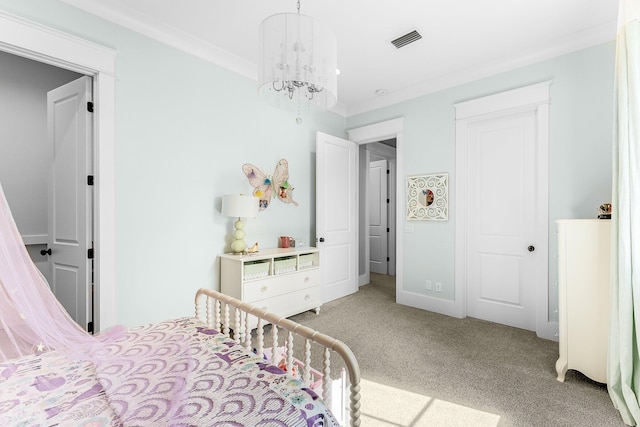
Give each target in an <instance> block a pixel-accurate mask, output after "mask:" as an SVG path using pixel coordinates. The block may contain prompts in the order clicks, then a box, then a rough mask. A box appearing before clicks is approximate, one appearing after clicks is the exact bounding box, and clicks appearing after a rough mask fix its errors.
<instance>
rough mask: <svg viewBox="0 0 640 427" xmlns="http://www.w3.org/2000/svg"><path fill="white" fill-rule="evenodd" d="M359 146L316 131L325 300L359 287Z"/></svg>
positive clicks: (318, 224)
mask: <svg viewBox="0 0 640 427" xmlns="http://www.w3.org/2000/svg"><path fill="white" fill-rule="evenodd" d="M357 173H358V149H357V145H356V144H355V143H354V142H351V141H347V140H344V139H340V138H337V137H335V136H332V135H327V134H325V133H322V132H318V133H317V134H316V239H317V243H316V244H317V246H318V248H319V249H320V269H321V271H322V296H323V302H328V301H332V300H334V299H337V298H341V297H343V296H346V295H349V294H352V293H354V292H356V291H357V290H358V274H357V273H358V272H357V266H358V262H357V261H358V247H357V241H358V240H357V234H358V233H357V230H358V228H357V227H358V218H357V216H358V209H357V207H358V194H357V191H356V189H357V188H358V187H357Z"/></svg>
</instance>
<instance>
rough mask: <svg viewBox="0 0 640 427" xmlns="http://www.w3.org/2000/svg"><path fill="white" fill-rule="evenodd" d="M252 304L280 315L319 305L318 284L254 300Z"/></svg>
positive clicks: (287, 314)
mask: <svg viewBox="0 0 640 427" xmlns="http://www.w3.org/2000/svg"><path fill="white" fill-rule="evenodd" d="M251 304H252V305H254V306H256V307H259V308H261V309H263V310H265V311H268V312H270V313H275V314H277V315H279V316H282V317H288V316H291V315H293V314H298V313H301V312H303V311H306V310H311V309H312V308H316V307H320V305H321V303H320V286H313V287H310V288H307V289H301V290H299V291H295V292H290V293H288V294H284V295H279V296H277V297H273V298H268V299H264V300H260V301H254V302H252V303H251Z"/></svg>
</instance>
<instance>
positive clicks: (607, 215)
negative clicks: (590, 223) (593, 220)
mask: <svg viewBox="0 0 640 427" xmlns="http://www.w3.org/2000/svg"><path fill="white" fill-rule="evenodd" d="M598 219H611V203H603V204H601V205H600V207H599V208H598Z"/></svg>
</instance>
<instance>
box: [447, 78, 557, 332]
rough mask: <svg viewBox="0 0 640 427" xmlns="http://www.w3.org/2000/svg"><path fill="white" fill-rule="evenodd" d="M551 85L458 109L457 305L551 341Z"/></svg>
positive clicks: (463, 311)
mask: <svg viewBox="0 0 640 427" xmlns="http://www.w3.org/2000/svg"><path fill="white" fill-rule="evenodd" d="M549 86H550V82H543V83H538V84H534V85H531V86H526V87H522V88H519V89H514V90H510V91H506V92H502V93H498V94H495V95H491V96H487V97H483V98H479V99H475V100H471V101H466V102H462V103H459V104H456V105H455V108H456V181H457V185H456V196H455V197H456V199H455V205H456V216H455V221H456V225H455V227H456V237H455V239H456V253H455V264H456V271H455V277H456V280H455V282H456V285H455V286H456V287H455V293H456V295H459V296H460V297H459V298H458V297H456V304H457V308H458V310H459V314H460V316H459V317H465V316H466V315H467V314H468V315H470V316H474V317H478V318H481V319H484V320H489V321H492V322H497V323H502V324H506V325H510V326H515V327H519V328H523V329H528V330H535V331H536V332H537V334H538V336H541V337H546V336H549V330H550V328H551V325H550V324H549V321H548V318H549V317H548V307H549V305H548V291H549V282H548V269H549V264H548V238H549V236H548V230H549V224H548V216H549V215H548V191H549V190H548V179H549V178H548V174H549V172H548V170H549V165H548V163H549V94H550V93H549V92H550V91H549Z"/></svg>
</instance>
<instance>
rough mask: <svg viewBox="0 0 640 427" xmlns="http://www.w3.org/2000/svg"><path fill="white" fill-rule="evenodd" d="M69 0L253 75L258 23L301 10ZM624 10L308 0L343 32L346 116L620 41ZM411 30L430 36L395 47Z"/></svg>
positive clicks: (572, 1)
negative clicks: (395, 41)
mask: <svg viewBox="0 0 640 427" xmlns="http://www.w3.org/2000/svg"><path fill="white" fill-rule="evenodd" d="M63 1H65V2H66V3H69V4H72V5H74V6H76V7H79V8H81V9H84V10H86V11H88V12H91V13H94V14H97V15H100V16H102V17H104V18H105V19H108V20H111V21H114V22H116V23H118V24H120V25H123V26H125V27H128V28H130V29H132V30H134V31H137V32H140V33H143V34H145V35H147V36H150V37H153V38H156V39H159V40H160V41H162V42H164V43H167V44H169V45H172V46H174V47H178V48H180V49H183V50H186V51H188V52H191V53H193V54H195V55H198V56H200V57H202V58H205V59H207V60H209V61H212V62H215V63H217V64H219V65H221V66H223V67H225V68H228V69H231V70H233V71H235V72H238V73H240V74H242V75H245V76H247V77H250V78H253V79H256V76H257V67H256V63H257V58H258V52H257V45H258V26H259V24H260V22H261V21H262V20H263V19H264V18H266V17H267V16H269V15H272V14H275V13H283V12H289V13H294V12H295V11H296V0H227V1H222V0H180V1H178V0H63ZM617 10H618V0H438V1H436V0H301V13H303V14H306V15H310V16H312V17H314V18H316V19H320V20H322V21H324V22H325V23H326V24H328V25H329V26H330V27H331V28H332V29H333V30H334V31H335V33H336V37H337V40H338V68H339V69H340V70H341V71H342V74H341V75H340V76H339V77H338V107H337V108H336V112H338V113H340V114H343V115H346V116H351V115H354V114H358V113H361V112H365V111H369V110H371V109H374V108H377V107H381V106H384V105H388V104H392V103H395V102H399V101H402V100H406V99H410V98H412V97H415V96H419V95H423V94H426V93H429V92H433V91H436V90H440V89H444V88H446V87H451V86H454V85H457V84H461V83H464V82H467V81H471V80H475V79H478V78H482V77H484V76H488V75H491V74H495V73H498V72H501V71H507V70H510V69H513V68H516V67H519V66H523V65H527V64H530V63H534V62H538V61H541V60H544V59H548V58H552V57H554V56H558V55H562V54H565V53H568V52H571V51H574V50H578V49H582V48H585V47H589V46H594V45H597V44H600V43H603V42H606V41H609V40H613V39H614V38H615V31H616V19H617ZM411 30H418V31H419V32H420V34H422V37H423V38H422V39H421V40H419V41H418V42H416V43H413V44H411V45H409V46H407V47H404V48H402V49H396V48H395V47H393V46H392V45H391V44H390V41H391V40H393V39H395V38H397V37H399V36H401V35H404V34H405V33H407V32H409V31H411ZM378 89H383V90H384V91H386V95H384V96H378V95H376V94H375V92H376V90H378Z"/></svg>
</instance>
